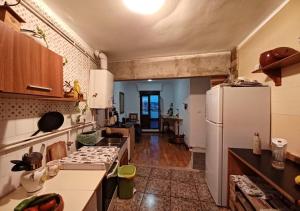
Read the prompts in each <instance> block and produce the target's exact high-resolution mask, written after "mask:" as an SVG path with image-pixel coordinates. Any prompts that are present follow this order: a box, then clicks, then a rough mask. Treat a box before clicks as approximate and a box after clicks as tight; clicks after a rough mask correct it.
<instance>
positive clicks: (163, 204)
mask: <svg viewBox="0 0 300 211" xmlns="http://www.w3.org/2000/svg"><path fill="white" fill-rule="evenodd" d="M170 204H171V199H170V197H169V196H159V195H155V194H144V197H143V201H142V203H141V206H140V211H165V210H168V211H169V210H170Z"/></svg>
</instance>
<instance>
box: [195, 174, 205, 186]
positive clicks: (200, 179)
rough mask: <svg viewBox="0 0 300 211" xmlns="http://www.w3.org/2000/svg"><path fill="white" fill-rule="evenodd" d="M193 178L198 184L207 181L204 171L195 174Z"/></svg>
mask: <svg viewBox="0 0 300 211" xmlns="http://www.w3.org/2000/svg"><path fill="white" fill-rule="evenodd" d="M193 177H194V181H195V182H196V183H197V184H203V183H206V181H205V172H204V171H198V172H193Z"/></svg>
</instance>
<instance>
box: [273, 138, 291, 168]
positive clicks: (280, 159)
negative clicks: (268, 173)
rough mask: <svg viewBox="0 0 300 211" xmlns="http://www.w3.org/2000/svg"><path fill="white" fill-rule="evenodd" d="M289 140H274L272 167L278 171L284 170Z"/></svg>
mask: <svg viewBox="0 0 300 211" xmlns="http://www.w3.org/2000/svg"><path fill="white" fill-rule="evenodd" d="M286 148H287V140H285V139H282V138H272V166H273V167H274V168H276V169H280V170H282V169H284V166H285V159H286Z"/></svg>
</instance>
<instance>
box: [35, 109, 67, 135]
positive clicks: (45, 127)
mask: <svg viewBox="0 0 300 211" xmlns="http://www.w3.org/2000/svg"><path fill="white" fill-rule="evenodd" d="M63 123H64V116H63V115H62V114H61V113H59V112H56V111H51V112H47V113H45V114H44V115H43V116H42V118H41V119H40V120H39V122H38V128H39V129H38V130H37V131H36V132H35V133H34V134H32V135H31V136H35V135H36V134H38V133H39V132H40V131H42V132H50V131H52V130H56V129H58V128H60V126H62V124H63Z"/></svg>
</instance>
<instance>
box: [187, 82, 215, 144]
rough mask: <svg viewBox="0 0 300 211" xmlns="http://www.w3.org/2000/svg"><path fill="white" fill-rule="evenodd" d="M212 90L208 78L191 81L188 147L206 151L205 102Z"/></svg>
mask: <svg viewBox="0 0 300 211" xmlns="http://www.w3.org/2000/svg"><path fill="white" fill-rule="evenodd" d="M209 88H210V80H209V79H208V78H193V79H191V81H190V95H189V102H188V103H189V108H188V113H189V120H188V121H189V132H188V140H187V141H188V146H189V147H196V148H201V149H205V145H206V135H205V134H206V133H205V131H206V124H205V104H206V102H205V100H206V91H207V90H209Z"/></svg>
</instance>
